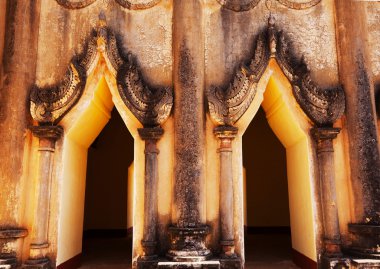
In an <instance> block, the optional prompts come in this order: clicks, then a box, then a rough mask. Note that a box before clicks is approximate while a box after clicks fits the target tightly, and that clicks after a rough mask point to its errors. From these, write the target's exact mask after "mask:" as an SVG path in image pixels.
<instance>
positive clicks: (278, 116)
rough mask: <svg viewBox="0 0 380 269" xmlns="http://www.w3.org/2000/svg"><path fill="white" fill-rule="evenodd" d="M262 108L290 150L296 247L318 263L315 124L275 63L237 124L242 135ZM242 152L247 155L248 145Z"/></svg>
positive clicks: (292, 224)
mask: <svg viewBox="0 0 380 269" xmlns="http://www.w3.org/2000/svg"><path fill="white" fill-rule="evenodd" d="M264 91H265V92H264ZM263 92H264V93H263ZM260 105H262V107H263V109H264V111H265V114H266V118H267V121H268V123H269V126H270V128H271V129H272V131H273V132H274V134H275V135H276V137H277V138H278V140H279V141H280V142H281V144H282V145H283V147H284V148H285V149H286V167H287V184H288V196H289V213H290V226H291V230H292V247H293V248H294V249H295V250H297V251H298V252H300V253H302V254H304V255H305V256H307V257H309V258H310V259H312V260H314V261H316V260H317V248H318V246H317V236H318V229H319V227H318V225H317V223H318V222H317V220H318V219H317V201H318V197H317V196H316V195H315V185H316V184H315V182H316V181H315V177H314V173H315V171H316V167H315V166H314V165H313V164H314V161H313V158H314V155H313V154H314V152H313V150H312V144H311V141H310V137H309V135H308V132H309V129H310V128H311V124H310V122H309V120H308V119H307V117H306V115H305V114H304V113H303V112H302V110H301V108H300V107H299V105H298V104H297V102H296V100H295V99H294V97H293V94H292V89H291V86H290V84H289V82H288V80H287V79H286V77H285V76H284V75H283V73H282V71H281V69H280V68H279V66H278V65H277V63H276V62H275V60H271V61H270V63H269V66H268V68H267V70H266V71H265V73H264V75H263V77H262V78H261V80H260V82H259V85H258V92H257V94H256V97H255V100H254V101H253V103H252V104H251V106H250V107H249V108H248V111H247V113H246V114H245V115H244V116H243V117H242V118H241V119H240V120H239V121H238V122H237V126H238V127H239V130H241V132H242V133H244V132H245V131H246V128H247V127H248V125H249V124H250V122H251V121H252V119H253V117H254V116H255V114H256V113H257V111H258V109H259V106H260ZM235 143H237V144H240V143H241V141H240V140H239V139H237V141H235ZM242 150H243V151H244V144H243V145H242ZM237 160H238V159H236V162H238V161H237ZM246 165H247V164H246ZM274 165H276V164H274V163H273V164H272V166H271V167H270V168H268V167H267V169H274V168H273V167H274ZM252 166H253V164H252ZM246 169H247V167H246ZM237 176H238V177H239V174H238V175H237ZM283 210H284V209H283ZM238 227H239V226H238Z"/></svg>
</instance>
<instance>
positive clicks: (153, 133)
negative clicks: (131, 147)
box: [137, 127, 164, 140]
mask: <svg viewBox="0 0 380 269" xmlns="http://www.w3.org/2000/svg"><path fill="white" fill-rule="evenodd" d="M137 131H138V132H139V135H140V137H141V139H142V140H159V139H160V138H161V137H162V135H163V134H164V129H162V128H161V127H145V128H139V129H137Z"/></svg>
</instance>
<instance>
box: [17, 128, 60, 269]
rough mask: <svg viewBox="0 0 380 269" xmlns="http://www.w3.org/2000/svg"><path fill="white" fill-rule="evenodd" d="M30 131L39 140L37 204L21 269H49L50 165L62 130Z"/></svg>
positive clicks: (33, 129) (43, 129)
mask: <svg viewBox="0 0 380 269" xmlns="http://www.w3.org/2000/svg"><path fill="white" fill-rule="evenodd" d="M31 130H32V133H33V135H34V136H36V137H38V138H39V148H38V165H39V167H38V179H37V185H36V186H37V193H36V194H37V197H36V199H37V203H36V208H35V212H34V223H33V232H32V241H31V244H30V254H29V259H28V260H27V261H26V262H25V264H24V265H23V268H33V269H35V268H50V261H49V259H48V258H47V257H46V252H47V249H48V247H49V241H48V231H49V211H50V189H51V178H52V164H53V157H54V151H55V142H56V141H57V140H58V139H59V138H60V137H61V136H62V134H63V128H62V127H61V126H33V127H31Z"/></svg>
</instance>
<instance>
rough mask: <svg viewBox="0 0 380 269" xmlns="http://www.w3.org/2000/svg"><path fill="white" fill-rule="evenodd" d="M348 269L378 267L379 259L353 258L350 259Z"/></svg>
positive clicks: (372, 268) (379, 264) (371, 268)
mask: <svg viewBox="0 0 380 269" xmlns="http://www.w3.org/2000/svg"><path fill="white" fill-rule="evenodd" d="M350 269H380V261H379V260H368V259H354V260H352V261H351V267H350Z"/></svg>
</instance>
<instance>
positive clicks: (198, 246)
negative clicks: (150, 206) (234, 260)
mask: <svg viewBox="0 0 380 269" xmlns="http://www.w3.org/2000/svg"><path fill="white" fill-rule="evenodd" d="M169 232H170V236H171V249H170V250H169V251H168V253H167V254H166V256H167V258H169V259H170V260H171V261H174V262H190V263H191V262H202V261H206V260H208V259H210V258H211V256H212V253H211V251H210V250H209V249H208V248H206V242H205V241H206V236H207V234H208V233H209V228H208V227H207V226H202V227H194V228H179V227H170V228H169Z"/></svg>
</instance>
